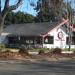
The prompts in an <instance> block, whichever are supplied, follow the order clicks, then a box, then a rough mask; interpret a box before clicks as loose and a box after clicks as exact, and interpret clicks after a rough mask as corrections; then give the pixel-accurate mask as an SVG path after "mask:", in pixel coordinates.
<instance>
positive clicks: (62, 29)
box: [0, 20, 75, 48]
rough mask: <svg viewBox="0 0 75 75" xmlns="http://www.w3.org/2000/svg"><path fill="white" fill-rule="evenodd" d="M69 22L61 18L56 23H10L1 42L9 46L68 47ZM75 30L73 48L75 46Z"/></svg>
mask: <svg viewBox="0 0 75 75" xmlns="http://www.w3.org/2000/svg"><path fill="white" fill-rule="evenodd" d="M67 23H68V20H61V21H59V22H54V23H50V22H44V23H27V24H16V25H9V26H7V27H6V28H4V31H3V33H2V34H1V37H0V43H4V44H6V45H9V46H21V45H26V46H32V47H34V48H36V47H45V48H56V47H59V48H68V47H69V46H68V44H69V42H68V35H69V32H68V31H69V30H68V29H69V26H67ZM70 28H71V27H70ZM71 29H72V28H71ZM72 30H73V29H72ZM74 32H75V31H74V30H73V31H72V45H71V47H72V48H75V39H74Z"/></svg>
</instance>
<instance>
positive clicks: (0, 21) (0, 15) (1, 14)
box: [0, 0, 22, 33]
mask: <svg viewBox="0 0 75 75" xmlns="http://www.w3.org/2000/svg"><path fill="white" fill-rule="evenodd" d="M17 1H18V2H17V3H16V4H14V5H12V6H10V5H9V2H10V0H5V4H4V9H3V10H1V0H0V33H1V32H2V31H3V27H4V20H5V17H6V15H7V13H8V12H10V11H11V10H15V9H16V8H18V7H19V6H20V4H21V3H22V0H17Z"/></svg>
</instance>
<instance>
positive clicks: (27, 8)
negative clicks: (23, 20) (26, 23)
mask: <svg viewBox="0 0 75 75" xmlns="http://www.w3.org/2000/svg"><path fill="white" fill-rule="evenodd" d="M37 1H38V0H23V2H22V5H20V6H19V8H18V9H16V10H15V11H14V12H17V11H22V12H24V13H29V14H32V15H34V16H36V14H37V12H36V10H34V7H33V6H31V5H30V3H31V2H34V4H36V3H37ZM1 2H2V4H1V6H2V9H3V6H4V2H5V0H1ZM16 2H17V0H10V5H13V4H14V3H16Z"/></svg>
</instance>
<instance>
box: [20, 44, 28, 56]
mask: <svg viewBox="0 0 75 75" xmlns="http://www.w3.org/2000/svg"><path fill="white" fill-rule="evenodd" d="M19 53H22V54H27V55H28V49H27V47H26V46H25V45H22V46H21V48H20V50H19Z"/></svg>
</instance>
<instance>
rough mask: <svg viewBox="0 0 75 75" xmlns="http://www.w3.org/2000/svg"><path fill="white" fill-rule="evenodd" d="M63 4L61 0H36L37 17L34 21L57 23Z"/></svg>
mask: <svg viewBox="0 0 75 75" xmlns="http://www.w3.org/2000/svg"><path fill="white" fill-rule="evenodd" d="M63 4H64V2H63V0H38V2H37V7H36V8H35V10H36V11H38V15H37V18H36V19H35V20H36V21H41V22H45V21H46V22H49V21H57V20H58V19H60V14H61V13H62V11H61V8H62V5H63Z"/></svg>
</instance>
